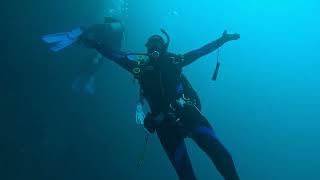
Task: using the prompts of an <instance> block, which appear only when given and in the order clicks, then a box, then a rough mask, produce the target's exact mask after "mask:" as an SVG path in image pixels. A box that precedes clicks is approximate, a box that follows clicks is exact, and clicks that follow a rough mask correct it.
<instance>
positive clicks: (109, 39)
mask: <svg viewBox="0 0 320 180" xmlns="http://www.w3.org/2000/svg"><path fill="white" fill-rule="evenodd" d="M124 31H125V26H124V23H123V22H122V21H121V20H120V19H118V18H115V17H110V16H108V17H105V18H104V23H101V24H93V25H90V26H88V27H77V28H74V29H73V30H72V31H69V32H62V33H55V34H49V35H45V36H42V37H41V39H42V40H43V41H44V42H46V43H48V44H50V45H52V46H51V47H50V50H51V51H53V52H59V51H61V50H63V49H65V48H67V47H69V46H71V45H73V44H75V43H76V42H78V43H79V42H81V39H82V38H85V39H90V40H92V41H97V42H99V43H103V44H104V47H106V48H108V49H110V50H112V51H120V50H121V48H122V41H123V39H124ZM103 59H104V58H103V56H101V54H99V53H97V54H96V56H95V58H93V59H90V60H88V61H86V63H84V64H83V65H82V66H81V69H80V71H79V72H78V73H77V75H76V78H75V80H74V82H73V84H72V89H73V91H74V92H78V93H82V92H83V93H87V94H93V93H94V92H95V80H94V73H95V72H96V71H98V69H99V68H100V67H101V66H102V65H103Z"/></svg>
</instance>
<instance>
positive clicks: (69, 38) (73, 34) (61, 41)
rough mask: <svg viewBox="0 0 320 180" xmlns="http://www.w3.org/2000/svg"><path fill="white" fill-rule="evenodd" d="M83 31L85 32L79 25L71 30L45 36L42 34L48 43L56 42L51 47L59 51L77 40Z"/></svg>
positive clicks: (52, 49) (54, 50)
mask: <svg viewBox="0 0 320 180" xmlns="http://www.w3.org/2000/svg"><path fill="white" fill-rule="evenodd" d="M82 33H83V30H82V29H81V28H79V27H78V28H75V29H73V30H72V31H70V32H63V33H56V34H49V35H45V36H42V37H41V39H42V40H43V41H45V42H46V43H48V44H53V43H54V45H53V46H52V47H51V48H50V50H51V51H53V52H57V51H60V50H62V49H64V48H66V47H68V46H70V45H71V44H73V43H74V42H76V41H77V40H78V37H79V36H80V35H81V34H82Z"/></svg>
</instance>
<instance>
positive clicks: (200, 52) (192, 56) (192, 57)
mask: <svg viewBox="0 0 320 180" xmlns="http://www.w3.org/2000/svg"><path fill="white" fill-rule="evenodd" d="M239 38H240V34H228V33H227V31H224V32H223V35H222V37H221V38H219V39H217V40H215V41H213V42H211V43H209V44H207V45H205V46H203V47H201V48H199V49H196V50H193V51H190V52H188V53H186V54H184V55H183V57H184V61H183V62H182V64H181V65H182V67H184V66H187V65H189V64H191V63H192V62H194V61H196V60H197V59H199V58H201V57H202V56H205V55H207V54H209V53H211V52H213V51H215V50H216V49H218V48H220V47H221V46H222V45H223V44H224V43H226V42H228V41H232V40H237V39H239Z"/></svg>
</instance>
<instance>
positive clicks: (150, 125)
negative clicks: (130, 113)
mask: <svg viewBox="0 0 320 180" xmlns="http://www.w3.org/2000/svg"><path fill="white" fill-rule="evenodd" d="M176 119H177V117H176V115H175V114H174V113H162V112H161V113H157V114H154V113H148V114H147V116H146V118H145V119H144V128H145V130H146V131H147V132H148V133H149V134H153V133H154V132H155V131H156V129H158V128H160V127H161V126H163V125H164V124H165V123H170V122H175V121H176Z"/></svg>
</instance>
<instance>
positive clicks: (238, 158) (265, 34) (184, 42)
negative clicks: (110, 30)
mask: <svg viewBox="0 0 320 180" xmlns="http://www.w3.org/2000/svg"><path fill="white" fill-rule="evenodd" d="M119 3H120V4H121V3H123V1H113V2H111V1H105V0H98V1H75V0H55V1H53V0H47V1H35V0H29V1H24V2H10V3H9V2H8V3H7V4H5V5H4V6H3V7H6V8H5V10H4V11H3V12H4V16H2V17H4V19H5V20H4V21H2V22H4V25H3V28H2V31H3V32H4V34H5V35H4V36H3V39H4V40H3V42H4V43H3V44H2V46H4V48H2V50H3V53H2V54H3V55H4V56H3V57H4V58H3V59H4V60H5V61H3V63H1V64H2V68H1V69H2V71H1V80H4V81H3V82H4V84H2V85H3V88H2V89H3V90H4V91H3V93H1V94H2V95H3V98H2V99H3V101H1V107H3V108H2V110H3V112H4V113H3V116H1V117H3V118H1V119H0V122H1V126H0V130H1V131H0V135H1V136H0V137H1V138H0V140H1V145H0V146H1V148H0V153H1V155H0V179H3V180H16V179H17V180H21V179H26V180H28V179H30V180H31V179H32V180H35V179H41V180H51V179H52V180H70V179H72V180H73V179H77V180H82V179H83V180H84V179H94V180H100V179H101V180H102V179H130V180H133V179H141V180H144V179H152V180H158V179H159V180H163V179H168V180H169V179H170V180H171V179H172V180H173V179H177V176H176V175H175V172H174V170H173V168H172V166H171V165H170V163H169V160H168V159H167V157H166V155H165V153H164V150H163V149H162V147H161V145H160V143H159V141H158V139H157V137H156V136H154V137H153V138H152V140H151V143H150V144H149V146H148V149H147V154H146V159H145V165H144V166H143V167H142V168H140V169H139V168H137V167H136V161H137V158H138V155H139V153H140V152H141V151H142V148H143V143H144V132H143V130H142V129H141V128H140V127H139V126H137V125H135V120H134V115H135V101H136V99H137V97H138V85H137V84H134V83H133V82H132V79H133V77H132V76H131V75H130V74H128V73H127V72H125V71H124V70H122V69H121V68H119V67H118V66H116V65H115V64H113V63H112V62H107V63H106V65H105V66H104V67H103V68H102V69H101V70H100V71H99V72H98V74H97V82H96V83H97V92H96V94H95V95H92V96H89V95H77V94H74V93H72V91H71V84H72V79H73V77H74V75H75V72H76V71H77V69H78V68H79V67H80V66H81V64H82V62H85V61H86V60H87V59H90V58H94V57H95V52H93V51H91V50H87V49H85V48H82V47H79V46H77V45H75V46H73V47H70V48H68V49H66V50H64V51H62V52H60V53H51V52H49V51H48V49H47V46H45V45H44V44H43V42H41V41H40V37H41V36H42V35H44V34H48V33H55V32H60V31H64V30H68V29H72V28H73V27H75V26H79V25H89V24H94V23H99V22H101V21H102V20H103V17H104V16H105V15H107V14H108V13H110V9H114V10H115V11H119V9H121V7H120V6H119ZM125 3H126V2H125ZM127 3H128V5H126V6H127V7H128V10H127V11H125V12H123V13H124V14H125V15H124V14H121V15H122V16H125V17H126V18H125V21H126V24H127V31H126V42H125V49H127V50H130V51H142V52H143V51H145V49H144V43H145V42H146V40H147V38H148V37H149V36H150V35H153V34H160V28H165V29H166V30H167V31H168V33H169V34H170V35H171V36H172V43H171V45H170V47H169V50H170V51H171V52H175V53H185V52H188V51H190V50H193V49H195V48H198V47H200V46H202V45H204V44H205V43H208V42H210V41H212V40H214V39H216V38H218V37H219V36H221V34H222V32H223V31H224V30H228V31H229V32H231V33H233V32H237V33H240V34H241V39H240V40H239V41H235V42H230V43H228V44H226V45H225V46H223V47H222V48H221V49H220V55H221V68H220V72H219V76H218V80H217V81H215V82H214V81H211V77H212V73H213V71H214V67H215V59H216V53H212V54H210V55H208V56H206V57H204V58H202V59H201V60H199V61H197V62H195V63H193V64H192V65H190V66H189V67H187V68H185V69H184V73H185V74H186V75H187V77H188V78H189V79H190V81H191V83H192V84H193V86H194V88H195V89H196V90H197V91H198V94H199V96H200V98H201V101H202V106H203V114H204V115H205V116H206V117H207V118H208V119H209V121H210V123H212V124H213V126H214V129H215V131H216V133H217V135H218V136H219V138H220V139H221V141H222V142H223V143H224V144H225V146H226V147H227V148H228V149H229V151H230V152H231V154H232V156H233V159H234V161H235V164H236V166H237V169H238V171H239V175H240V177H241V179H244V180H245V179H247V180H256V179H259V180H287V179H290V180H301V179H308V180H318V179H320V177H319V173H318V171H319V168H320V154H319V152H320V140H319V139H320V131H319V129H320V123H319V120H320V83H319V82H320V71H319V68H320V54H319V50H318V49H319V47H320V46H319V43H320V33H319V32H320V21H319V19H320V3H319V2H318V1H315V0H304V1H302V0H293V1H292V0H291V1H289V0H282V1H276V0H268V1H267V0H261V1H253V0H243V1H233V0H228V1H212V0H198V1H191V0H185V1H182V0H176V1H169V0H162V1H159V0H153V1H146V0H134V1H133V0H128V1H127ZM1 59H2V58H1ZM187 142H188V148H189V153H190V156H191V159H192V163H193V167H194V169H195V172H196V174H197V177H198V179H200V180H202V179H203V180H206V179H217V180H218V179H222V178H221V176H220V175H219V174H218V172H217V171H216V169H215V167H214V166H213V164H212V163H211V162H210V160H209V158H208V157H207V156H206V155H205V154H204V153H203V152H202V151H200V149H199V148H198V147H197V146H196V145H195V144H194V143H193V142H192V141H191V140H187Z"/></svg>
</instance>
